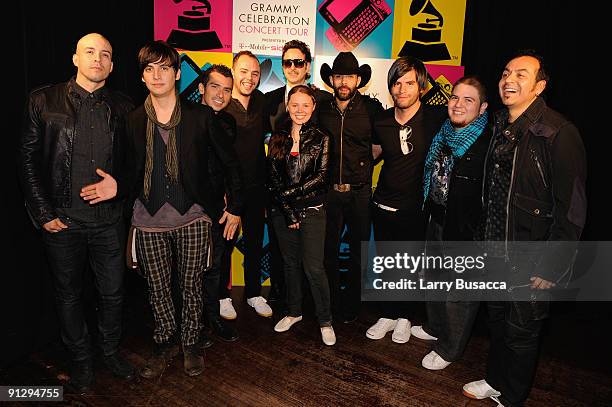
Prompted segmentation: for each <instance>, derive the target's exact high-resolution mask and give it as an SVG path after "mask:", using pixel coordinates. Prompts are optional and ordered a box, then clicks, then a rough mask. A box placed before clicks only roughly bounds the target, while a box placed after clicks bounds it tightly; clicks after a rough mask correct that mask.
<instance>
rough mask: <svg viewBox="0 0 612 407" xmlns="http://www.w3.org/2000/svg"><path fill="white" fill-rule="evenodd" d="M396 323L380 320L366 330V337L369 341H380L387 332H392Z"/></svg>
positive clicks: (386, 319)
mask: <svg viewBox="0 0 612 407" xmlns="http://www.w3.org/2000/svg"><path fill="white" fill-rule="evenodd" d="M396 324H397V321H396V320H395V319H388V318H380V319H379V320H378V321H376V323H375V324H374V325H372V326H371V327H370V329H368V330H367V332H366V336H367V337H368V338H370V339H382V338H384V337H385V335H386V334H387V332H389V331H393V329H395V325H396Z"/></svg>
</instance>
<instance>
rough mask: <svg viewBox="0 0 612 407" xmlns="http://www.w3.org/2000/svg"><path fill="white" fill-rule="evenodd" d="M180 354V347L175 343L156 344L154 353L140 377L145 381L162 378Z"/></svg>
mask: <svg viewBox="0 0 612 407" xmlns="http://www.w3.org/2000/svg"><path fill="white" fill-rule="evenodd" d="M178 352H179V348H178V345H176V344H174V343H161V344H157V343H156V344H155V346H154V347H153V353H152V355H151V357H150V358H149V359H148V360H147V363H146V364H145V366H144V367H143V368H142V370H141V371H140V375H141V376H142V377H144V378H145V379H152V378H154V377H159V376H161V374H162V373H163V372H164V370H165V369H166V367H167V366H168V365H169V364H170V361H171V360H172V358H173V357H175V356H176V355H178Z"/></svg>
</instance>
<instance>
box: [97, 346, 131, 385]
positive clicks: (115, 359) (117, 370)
mask: <svg viewBox="0 0 612 407" xmlns="http://www.w3.org/2000/svg"><path fill="white" fill-rule="evenodd" d="M104 364H105V365H106V367H107V368H108V369H109V370H110V371H111V372H112V373H113V374H114V375H115V376H117V377H120V378H122V379H125V380H132V379H133V378H134V367H133V366H132V365H131V364H130V362H128V361H127V360H125V359H124V358H123V357H122V356H121V355H120V354H119V352H115V353H113V354H112V355H110V356H104Z"/></svg>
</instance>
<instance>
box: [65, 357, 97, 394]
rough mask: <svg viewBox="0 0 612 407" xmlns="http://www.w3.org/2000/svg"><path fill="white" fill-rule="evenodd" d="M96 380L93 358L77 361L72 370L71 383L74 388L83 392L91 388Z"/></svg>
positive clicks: (78, 391) (80, 392)
mask: <svg viewBox="0 0 612 407" xmlns="http://www.w3.org/2000/svg"><path fill="white" fill-rule="evenodd" d="M93 382H94V372H93V363H92V361H91V359H85V360H80V361H75V362H73V363H72V369H71V371H70V385H72V387H74V390H75V391H76V392H77V393H79V394H83V393H85V392H88V391H89V390H90V389H91V386H92V384H93Z"/></svg>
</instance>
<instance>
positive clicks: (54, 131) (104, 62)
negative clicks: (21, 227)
mask: <svg viewBox="0 0 612 407" xmlns="http://www.w3.org/2000/svg"><path fill="white" fill-rule="evenodd" d="M73 63H74V65H75V66H76V67H77V74H76V77H73V78H72V79H71V80H70V81H68V82H66V83H61V84H58V85H55V86H47V87H44V88H41V89H38V90H35V91H33V92H32V93H31V94H30V97H29V101H28V105H27V110H26V112H25V123H24V131H23V133H22V135H21V141H20V146H19V147H20V148H19V161H20V166H19V170H20V174H19V175H20V181H21V186H22V189H23V193H24V196H25V201H26V206H27V209H28V212H29V214H30V215H31V217H32V220H33V221H34V223H35V225H36V227H38V228H42V234H43V242H44V245H45V249H46V252H47V256H48V259H49V263H50V266H51V272H52V274H53V281H54V285H55V292H56V294H55V299H56V303H57V307H58V313H59V316H60V321H61V333H62V339H63V341H64V344H65V345H66V346H67V347H68V349H69V350H70V353H71V356H72V359H73V362H74V363H73V367H72V371H71V382H72V384H73V385H74V387H75V388H76V389H77V391H79V392H84V391H86V390H87V389H88V388H89V387H90V386H91V384H92V383H93V366H92V357H93V354H92V349H91V344H90V339H89V333H88V331H87V324H86V323H85V318H84V315H83V309H82V308H83V307H82V303H81V294H82V289H83V277H82V274H83V272H84V269H85V267H86V264H87V263H89V264H90V265H91V268H92V271H93V273H94V275H95V278H96V287H97V288H98V291H99V294H100V303H101V304H100V305H101V307H100V310H99V314H98V326H99V329H100V342H101V348H102V351H103V353H104V361H105V363H106V365H107V366H108V367H109V368H110V369H111V370H112V371H113V373H114V374H115V375H117V376H121V377H123V378H131V377H132V376H133V369H132V367H131V366H130V365H129V363H127V362H126V361H125V360H124V359H123V358H122V357H121V356H119V353H118V347H119V339H120V336H121V307H122V295H123V294H122V287H123V270H124V266H123V261H122V259H123V257H122V256H123V247H122V245H121V242H122V241H123V239H121V238H120V234H121V233H122V232H123V223H122V222H121V214H122V205H121V204H122V202H120V201H117V200H114V201H109V202H104V203H98V202H95V201H93V202H91V204H90V203H87V202H86V201H85V200H83V199H82V198H81V197H80V196H79V194H80V192H81V188H82V187H84V186H85V185H87V184H91V183H94V184H96V183H97V184H99V185H100V186H101V187H103V186H105V185H106V184H107V183H108V182H110V181H109V178H108V177H109V174H115V173H116V171H117V169H118V168H117V167H118V161H120V160H117V159H116V158H117V157H120V156H121V155H122V146H123V137H124V134H123V121H124V117H125V115H126V114H127V113H128V112H129V111H130V110H131V109H132V108H133V104H132V102H131V101H130V100H129V99H128V98H127V97H126V96H124V95H123V94H121V93H119V92H115V91H112V90H110V89H108V88H107V87H106V86H105V82H106V79H107V78H108V75H109V74H110V72H111V71H112V68H113V63H112V47H111V45H110V43H109V42H108V40H107V39H106V38H104V37H103V36H101V35H100V34H88V35H86V36H84V37H83V38H81V39H80V40H79V42H78V44H77V48H76V51H75V54H74V56H73ZM100 178H102V181H99V180H100Z"/></svg>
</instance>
